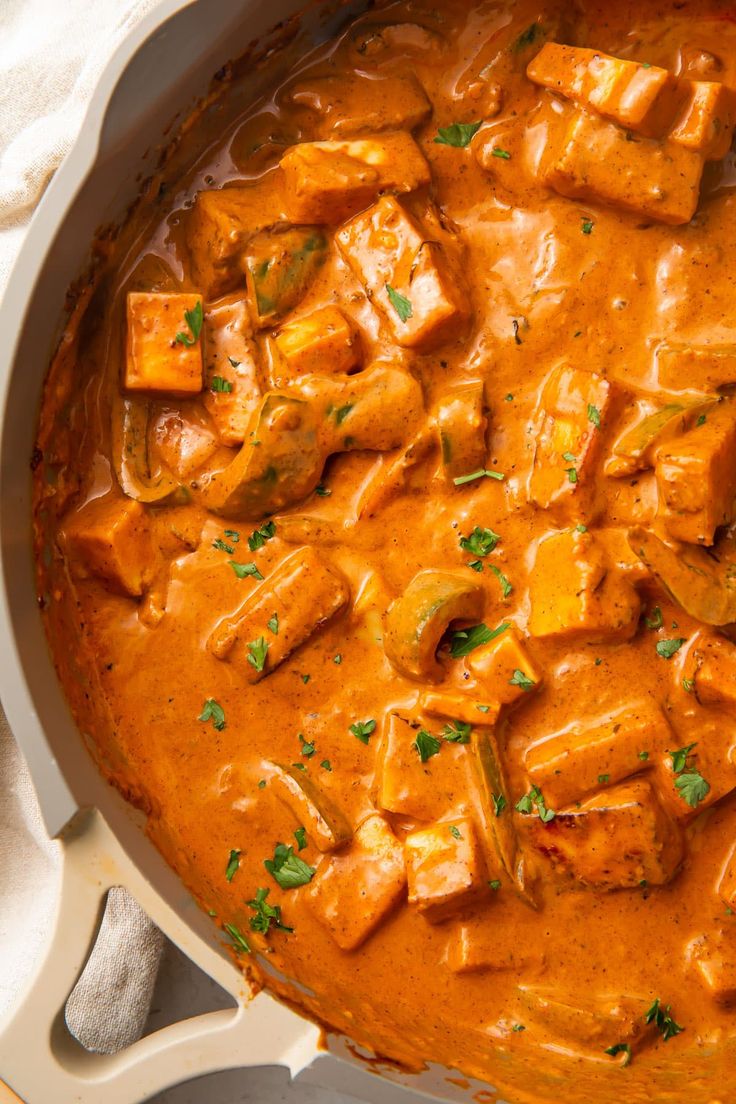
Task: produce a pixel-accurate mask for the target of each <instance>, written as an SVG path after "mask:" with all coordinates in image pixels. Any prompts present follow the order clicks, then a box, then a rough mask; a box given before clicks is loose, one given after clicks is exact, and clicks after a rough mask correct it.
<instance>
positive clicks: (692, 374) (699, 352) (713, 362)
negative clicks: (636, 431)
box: [656, 342, 736, 392]
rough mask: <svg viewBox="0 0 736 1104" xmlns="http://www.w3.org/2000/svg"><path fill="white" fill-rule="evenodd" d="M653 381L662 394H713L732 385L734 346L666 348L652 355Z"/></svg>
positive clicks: (735, 361) (735, 358)
mask: <svg viewBox="0 0 736 1104" xmlns="http://www.w3.org/2000/svg"><path fill="white" fill-rule="evenodd" d="M656 363H657V382H658V384H659V386H660V387H661V388H663V389H664V390H666V391H698V392H701V391H706V392H707V391H715V390H717V389H718V388H719V387H725V386H726V385H727V384H729V383H736V345H670V344H669V343H668V342H664V343H662V344H661V345H660V346H659V347H658V349H657V352H656Z"/></svg>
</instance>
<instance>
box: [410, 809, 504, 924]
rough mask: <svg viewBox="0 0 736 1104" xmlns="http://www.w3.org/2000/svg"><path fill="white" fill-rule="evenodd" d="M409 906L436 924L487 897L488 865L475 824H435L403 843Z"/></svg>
mask: <svg viewBox="0 0 736 1104" xmlns="http://www.w3.org/2000/svg"><path fill="white" fill-rule="evenodd" d="M404 856H405V858H406V876H407V880H408V883H409V904H410V905H414V906H415V907H416V908H417V910H418V911H419V912H421V913H422V914H423V915H424V916H426V917H427V919H428V920H431V921H432V923H437V922H438V921H441V920H446V919H447V918H448V917H450V916H452V915H454V914H455V913H457V912H459V911H461V910H462V909H464V908H467V906H468V905H470V904H473V903H474V902H475V901H477V900H478V898H479V897H481V896H483V895H484V894H487V893H488V882H487V878H486V864H485V861H484V859H483V855H482V852H481V850H480V847H479V845H478V839H477V835H476V831H475V826H474V825H473V822H472V820H470V819H467V820H465V819H464V820H454V821H452V822H449V821H448V822H447V823H441V824H432V825H431V826H430V827H429V828H422V829H421V830H420V831H418V832H410V833H409V835H408V836H407V837H406V840H405V842H404Z"/></svg>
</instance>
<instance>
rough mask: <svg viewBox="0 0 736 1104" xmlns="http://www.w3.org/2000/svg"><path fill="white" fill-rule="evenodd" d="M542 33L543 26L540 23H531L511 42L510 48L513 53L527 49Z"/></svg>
mask: <svg viewBox="0 0 736 1104" xmlns="http://www.w3.org/2000/svg"><path fill="white" fill-rule="evenodd" d="M543 34H544V27H543V26H542V24H541V23H531V24H530V25H529V26H528V27H527V29H526V30H525V31H522V32H521V34H520V35H519V37H518V38H517V39H516V40H515V41H514V42H513V43H512V46H511V49H512V51H513V52H514V53H515V54H518V53H521V51H522V50H526V49H528V48H529V47H530V46H533V45H534V43H535V42H536V41H537V39H538V38H540V37H541V36H542V35H543Z"/></svg>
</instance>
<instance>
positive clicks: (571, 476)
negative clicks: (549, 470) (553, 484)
mask: <svg viewBox="0 0 736 1104" xmlns="http://www.w3.org/2000/svg"><path fill="white" fill-rule="evenodd" d="M565 474H566V475H567V478H568V481H569V482H570V483H577V481H578V472H577V468H565Z"/></svg>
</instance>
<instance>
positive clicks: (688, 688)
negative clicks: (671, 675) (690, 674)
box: [682, 678, 695, 694]
mask: <svg viewBox="0 0 736 1104" xmlns="http://www.w3.org/2000/svg"><path fill="white" fill-rule="evenodd" d="M682 689H683V690H684V691H685V692H686V693H687V694H692V693H693V692H694V690H695V679H691V678H684V679H683V680H682Z"/></svg>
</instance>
